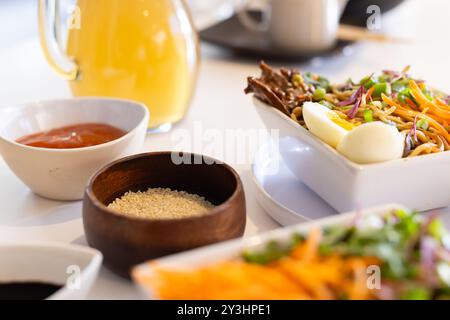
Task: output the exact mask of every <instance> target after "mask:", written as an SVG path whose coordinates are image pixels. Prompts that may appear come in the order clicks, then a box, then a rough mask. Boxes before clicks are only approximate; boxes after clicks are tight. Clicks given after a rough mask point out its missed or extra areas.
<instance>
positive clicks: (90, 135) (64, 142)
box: [16, 123, 126, 149]
mask: <svg viewBox="0 0 450 320" xmlns="http://www.w3.org/2000/svg"><path fill="white" fill-rule="evenodd" d="M125 134H126V132H125V131H123V130H122V129H119V128H116V127H113V126H110V125H107V124H102V123H82V124H75V125H71V126H67V127H62V128H57V129H52V130H49V131H45V132H40V133H34V134H31V135H28V136H25V137H22V138H19V139H17V140H16V142H17V143H20V144H24V145H27V146H30V147H37V148H50V149H75V148H86V147H92V146H96V145H99V144H103V143H107V142H110V141H113V140H116V139H119V138H120V137H122V136H124V135H125Z"/></svg>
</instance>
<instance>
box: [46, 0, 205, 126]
mask: <svg viewBox="0 0 450 320" xmlns="http://www.w3.org/2000/svg"><path fill="white" fill-rule="evenodd" d="M60 2H61V3H62V2H64V1H63V0H56V1H55V3H56V4H59V5H60ZM75 8H76V10H75V11H74V13H75V14H78V16H77V17H71V18H75V19H79V21H78V23H76V24H74V25H72V26H71V27H70V28H69V30H68V38H67V52H66V53H67V56H68V57H69V58H70V59H71V60H72V61H73V63H72V66H68V67H66V68H65V69H64V67H62V66H61V65H62V64H59V63H58V62H57V61H56V58H57V57H56V56H57V53H55V52H52V50H51V46H50V44H51V41H52V40H53V39H51V37H49V36H48V32H46V29H49V28H51V25H52V24H53V25H54V26H55V27H56V28H58V22H57V21H56V19H55V21H48V20H50V19H51V17H53V16H55V17H58V10H60V8H58V5H56V7H55V8H49V7H48V5H47V4H46V1H45V0H41V1H40V8H39V9H40V26H41V28H40V29H41V40H42V41H41V42H42V44H43V48H44V52H45V53H46V56H47V58H48V60H49V62H50V65H51V66H53V68H54V69H56V71H58V73H59V74H61V75H63V76H65V78H67V79H69V80H70V87H71V90H72V92H73V94H74V95H76V96H110V97H119V98H126V99H132V100H137V101H141V102H144V103H145V104H146V105H147V106H148V108H149V109H150V123H149V127H150V128H158V127H161V126H164V125H167V124H172V123H175V122H177V121H179V120H180V119H182V117H183V116H184V114H185V112H186V110H187V108H188V106H189V103H190V100H191V96H192V92H193V90H194V86H195V81H196V72H197V65H198V43H197V35H196V33H195V31H194V28H193V26H192V22H191V19H190V17H189V14H188V12H187V9H186V6H185V3H184V2H183V0H127V1H124V0H78V1H77V3H76V7H75ZM49 10H54V12H55V13H56V14H50V13H51V12H49ZM49 26H50V27H49ZM55 38H56V39H55V40H56V43H58V44H59V46H57V47H59V48H61V47H63V46H62V45H61V44H60V42H61V41H60V40H58V37H55ZM74 69H76V70H74ZM71 77H72V78H73V79H71Z"/></svg>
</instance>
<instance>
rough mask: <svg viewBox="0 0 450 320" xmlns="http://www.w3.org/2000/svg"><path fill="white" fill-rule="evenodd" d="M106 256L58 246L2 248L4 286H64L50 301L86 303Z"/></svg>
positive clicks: (0, 274) (0, 261)
mask: <svg viewBox="0 0 450 320" xmlns="http://www.w3.org/2000/svg"><path fill="white" fill-rule="evenodd" d="M102 259H103V257H102V254H101V253H100V252H99V251H97V250H94V249H91V248H88V247H82V246H75V245H68V244H55V243H44V242H42V243H32V244H31V243H29V244H26V243H10V244H2V245H0V266H1V267H0V282H2V283H9V282H40V283H50V284H55V285H61V286H63V287H62V288H61V289H60V290H58V291H57V292H56V293H54V294H53V295H51V296H50V297H49V298H48V299H49V300H63V299H64V300H66V299H68V300H79V299H84V298H85V297H86V295H87V294H88V292H89V290H90V289H91V287H92V285H93V284H94V282H95V280H96V279H97V274H98V271H99V269H100V266H101V264H102Z"/></svg>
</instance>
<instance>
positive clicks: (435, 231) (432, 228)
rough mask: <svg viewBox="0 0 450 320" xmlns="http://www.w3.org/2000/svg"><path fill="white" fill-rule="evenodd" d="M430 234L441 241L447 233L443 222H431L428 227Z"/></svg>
mask: <svg viewBox="0 0 450 320" xmlns="http://www.w3.org/2000/svg"><path fill="white" fill-rule="evenodd" d="M428 232H429V233H430V235H432V236H433V237H434V238H435V239H438V240H440V239H441V238H442V236H443V234H444V233H445V226H444V224H443V223H442V221H441V220H438V219H434V220H433V221H431V222H430V224H429V225H428Z"/></svg>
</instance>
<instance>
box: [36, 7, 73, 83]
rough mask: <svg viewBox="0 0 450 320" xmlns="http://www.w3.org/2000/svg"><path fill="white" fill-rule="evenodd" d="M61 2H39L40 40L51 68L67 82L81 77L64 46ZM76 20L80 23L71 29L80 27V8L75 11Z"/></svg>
mask: <svg viewBox="0 0 450 320" xmlns="http://www.w3.org/2000/svg"><path fill="white" fill-rule="evenodd" d="M59 1H60V0H39V5H38V17H39V39H40V42H41V47H42V50H43V51H44V55H45V58H46V59H47V62H48V64H49V65H50V67H51V68H52V69H53V70H54V71H55V72H56V73H57V74H58V75H59V76H61V77H62V78H64V79H66V80H76V79H77V78H78V76H79V68H78V65H77V64H76V63H75V61H74V60H73V59H71V58H69V57H68V56H67V55H66V54H65V53H64V49H63V45H62V42H63V41H62V39H61V38H62V36H61V35H62V31H61V16H60V6H59V4H60V3H59ZM73 14H74V16H76V15H77V17H75V18H74V19H77V18H78V20H77V21H78V23H74V25H71V26H69V27H74V26H78V27H79V26H80V23H79V22H80V20H79V19H80V18H81V15H80V12H79V9H78V8H75V10H74V13H73Z"/></svg>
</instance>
